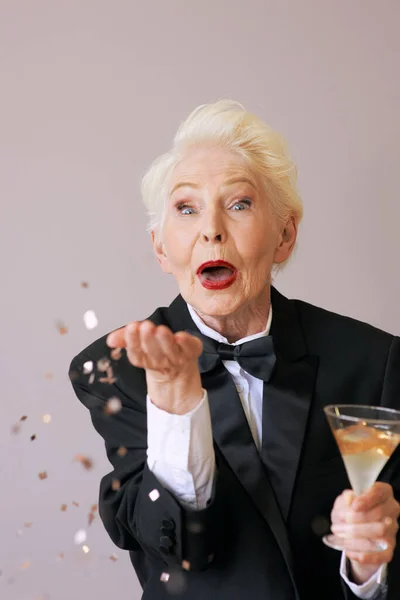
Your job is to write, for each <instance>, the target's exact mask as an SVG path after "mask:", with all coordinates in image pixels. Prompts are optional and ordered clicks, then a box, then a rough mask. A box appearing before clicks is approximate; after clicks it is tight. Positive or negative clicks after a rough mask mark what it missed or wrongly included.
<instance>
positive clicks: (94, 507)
mask: <svg viewBox="0 0 400 600" xmlns="http://www.w3.org/2000/svg"><path fill="white" fill-rule="evenodd" d="M90 510H91V511H92V512H96V510H97V504H92V508H91V509H90Z"/></svg>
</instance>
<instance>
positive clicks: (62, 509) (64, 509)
mask: <svg viewBox="0 0 400 600" xmlns="http://www.w3.org/2000/svg"><path fill="white" fill-rule="evenodd" d="M60 510H61V511H62V512H65V511H66V510H67V505H66V504H61V507H60Z"/></svg>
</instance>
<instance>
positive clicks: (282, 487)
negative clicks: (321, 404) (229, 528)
mask: <svg viewBox="0 0 400 600" xmlns="http://www.w3.org/2000/svg"><path fill="white" fill-rule="evenodd" d="M271 301H272V310H273V319H272V328H271V335H272V337H273V339H274V345H275V351H276V354H277V362H276V367H275V371H274V374H273V376H272V378H271V380H270V381H269V382H268V383H265V384H264V389H263V416H262V448H261V457H262V460H263V462H264V464H265V465H266V467H267V471H268V474H269V478H270V481H271V485H272V487H273V490H274V492H275V494H276V497H277V500H278V503H279V506H280V509H281V511H282V514H283V517H284V519H285V520H287V517H288V514H289V511H290V504H291V499H292V495H293V489H294V485H295V480H296V475H297V471H298V468H299V463H300V459H301V451H302V447H303V441H304V436H305V433H306V429H307V421H308V416H309V412H310V407H311V401H312V396H313V391H314V383H315V377H316V372H317V367H318V360H317V358H316V357H313V356H309V355H308V354H307V348H306V345H305V340H304V336H303V333H302V330H301V324H300V321H299V317H298V314H297V310H296V308H295V306H294V304H293V303H292V302H290V301H289V300H287V299H286V298H285V297H284V296H282V295H281V294H279V292H277V290H275V289H274V288H272V295H271Z"/></svg>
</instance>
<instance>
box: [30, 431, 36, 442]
mask: <svg viewBox="0 0 400 600" xmlns="http://www.w3.org/2000/svg"><path fill="white" fill-rule="evenodd" d="M30 440H31V442H34V441H35V440H36V433H34V434H33V435H31V437H30Z"/></svg>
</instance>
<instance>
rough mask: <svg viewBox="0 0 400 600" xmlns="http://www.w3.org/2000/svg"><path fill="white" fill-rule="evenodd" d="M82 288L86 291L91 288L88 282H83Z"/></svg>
mask: <svg viewBox="0 0 400 600" xmlns="http://www.w3.org/2000/svg"><path fill="white" fill-rule="evenodd" d="M81 287H83V288H85V289H86V288H88V287H89V284H88V282H87V281H81Z"/></svg>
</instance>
